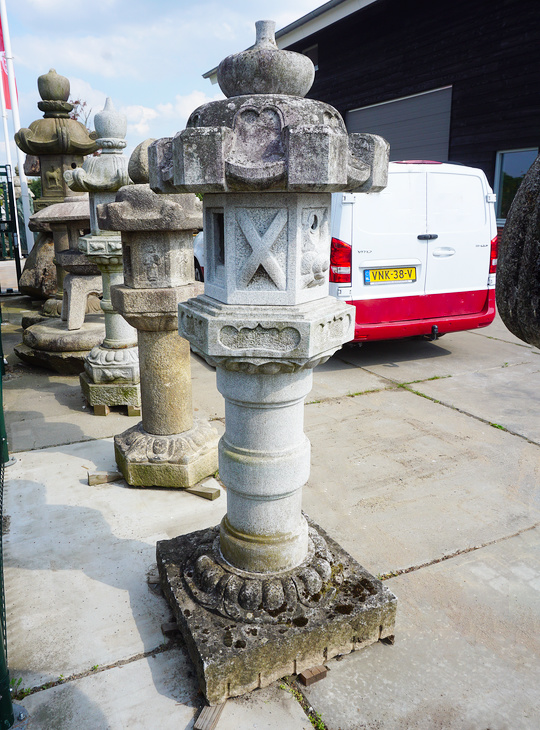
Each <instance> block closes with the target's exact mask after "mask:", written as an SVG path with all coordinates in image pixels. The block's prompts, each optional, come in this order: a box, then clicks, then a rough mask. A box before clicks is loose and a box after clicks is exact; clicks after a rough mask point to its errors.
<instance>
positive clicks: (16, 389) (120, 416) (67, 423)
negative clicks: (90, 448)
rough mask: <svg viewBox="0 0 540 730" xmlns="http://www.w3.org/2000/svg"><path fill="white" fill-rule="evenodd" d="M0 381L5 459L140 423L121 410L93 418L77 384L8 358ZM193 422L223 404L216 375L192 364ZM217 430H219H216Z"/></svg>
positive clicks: (69, 377)
mask: <svg viewBox="0 0 540 730" xmlns="http://www.w3.org/2000/svg"><path fill="white" fill-rule="evenodd" d="M8 362H9V365H8V368H7V373H6V375H5V376H4V379H3V394H4V411H5V420H6V428H7V434H8V442H9V448H10V453H14V452H19V451H29V450H31V449H42V448H47V447H49V446H58V445H61V444H66V443H76V442H79V441H88V440H91V439H98V438H107V437H110V436H114V435H116V434H119V433H122V432H123V431H125V430H126V429H128V428H131V426H134V425H135V424H136V423H138V422H139V421H140V420H141V419H140V417H132V416H128V415H127V411H126V409H125V408H122V407H118V408H112V409H111V412H110V414H109V415H108V416H105V417H103V416H96V415H94V413H93V410H92V409H91V408H89V406H88V405H87V404H86V401H85V399H84V397H83V394H82V391H81V387H80V384H79V378H78V376H75V375H56V374H53V373H50V372H48V371H46V370H42V369H37V368H32V367H30V366H28V365H26V364H24V363H21V362H20V361H19V360H18V358H17V357H16V356H15V355H10V356H9V357H8ZM193 406H194V408H193V410H194V414H195V416H201V417H204V418H216V417H220V414H221V417H222V416H223V415H224V406H223V398H222V397H221V395H220V394H219V393H218V392H217V390H216V388H215V372H213V371H212V372H210V373H207V372H206V371H205V370H204V368H203V367H202V366H199V363H196V366H195V368H194V377H193ZM216 427H217V428H218V430H219V429H220V428H221V429H222V426H221V424H217V426H216Z"/></svg>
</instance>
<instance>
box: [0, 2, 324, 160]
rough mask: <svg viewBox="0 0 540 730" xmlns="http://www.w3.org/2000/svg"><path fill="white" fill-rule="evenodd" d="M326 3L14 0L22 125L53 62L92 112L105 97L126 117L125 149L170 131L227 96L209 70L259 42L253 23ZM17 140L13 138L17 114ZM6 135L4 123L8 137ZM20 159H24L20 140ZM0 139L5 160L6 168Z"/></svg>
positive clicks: (12, 28) (32, 115) (35, 113)
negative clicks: (209, 76) (202, 107)
mask: <svg viewBox="0 0 540 730" xmlns="http://www.w3.org/2000/svg"><path fill="white" fill-rule="evenodd" d="M322 4H323V0H271V2H268V1H267V0H221V2H220V1H219V0H216V1H212V0H176V1H175V0H154V1H152V0H150V1H148V0H147V2H142V0H7V2H6V5H7V14H8V23H9V32H10V37H11V48H12V53H13V64H14V70H15V77H16V80H17V88H18V93H19V113H20V118H21V126H22V127H28V126H29V125H30V123H31V122H33V121H34V120H35V119H38V118H40V117H41V116H42V112H40V111H39V109H38V108H37V102H38V101H39V100H40V97H39V94H38V91H37V78H38V76H40V75H41V74H44V73H47V71H48V70H49V69H50V68H54V69H55V70H56V71H57V73H59V74H61V75H63V76H67V78H68V79H69V80H70V82H71V97H72V98H74V99H76V98H79V99H82V100H84V101H86V102H87V105H88V107H87V108H90V109H91V110H92V114H91V116H90V119H89V122H88V126H89V127H90V128H91V129H93V114H94V113H95V112H98V111H100V110H101V109H102V108H103V106H104V103H105V99H106V97H107V96H110V97H111V99H112V102H113V104H114V106H115V107H116V109H118V110H121V111H122V112H123V113H125V114H126V116H127V120H128V132H127V137H126V139H127V143H128V144H127V147H126V153H127V154H130V153H131V151H132V150H133V149H134V148H135V147H136V146H137V145H138V144H139V142H142V141H143V140H145V139H147V138H149V137H154V138H159V137H169V136H172V135H174V134H176V132H178V131H180V130H182V129H183V128H184V127H185V124H186V121H187V118H188V117H189V115H190V114H191V112H192V111H193V110H194V109H196V107H198V106H200V105H201V104H204V103H206V102H208V101H211V100H213V99H220V98H223V95H222V94H221V92H220V90H219V87H218V86H217V85H212V84H211V82H210V81H209V80H208V79H203V78H202V74H203V73H205V72H206V71H209V70H210V69H212V68H214V67H215V66H217V65H218V63H219V62H220V61H221V60H222V59H223V58H225V56H228V55H229V54H231V53H236V52H238V51H241V50H243V49H244V48H247V47H249V46H250V45H252V44H253V43H254V41H255V21H256V20H266V19H269V20H275V21H276V30H279V29H280V28H283V27H284V26H286V25H288V24H289V23H291V22H293V21H294V20H297V19H298V18H300V17H302V16H303V15H305V14H306V13H309V12H311V11H312V10H314V9H315V8H317V7H319V6H320V5H322ZM9 116H10V119H9V130H10V136H11V137H12V135H13V128H12V121H11V115H9ZM1 138H2V131H1V128H0V139H1ZM12 158H13V164H15V162H16V154H15V145H14V143H12ZM5 162H6V153H5V147H4V145H2V144H0V164H5Z"/></svg>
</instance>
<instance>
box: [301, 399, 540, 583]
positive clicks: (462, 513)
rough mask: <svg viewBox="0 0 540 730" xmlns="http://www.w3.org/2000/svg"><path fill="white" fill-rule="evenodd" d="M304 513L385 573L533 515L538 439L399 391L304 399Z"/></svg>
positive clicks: (538, 511) (536, 515) (538, 506)
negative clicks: (308, 460)
mask: <svg viewBox="0 0 540 730" xmlns="http://www.w3.org/2000/svg"><path fill="white" fill-rule="evenodd" d="M306 433H307V435H308V437H309V439H310V441H311V444H312V468H311V476H310V479H309V482H308V485H307V486H306V487H305V489H304V498H303V505H304V509H305V511H306V512H307V513H308V514H309V515H310V517H312V518H313V519H314V520H315V521H317V522H318V523H319V524H320V525H321V526H322V527H323V528H324V529H325V530H327V531H328V533H329V534H330V535H331V536H332V537H333V538H335V539H337V540H338V542H340V544H341V545H342V546H343V547H344V548H345V549H346V550H348V551H349V552H350V553H351V554H352V555H353V557H354V558H356V559H357V560H358V561H359V562H360V563H361V564H362V565H364V567H366V568H367V569H368V570H369V571H370V572H372V573H374V574H377V573H381V574H382V573H387V572H389V571H393V570H396V569H401V568H406V567H409V566H414V565H420V564H422V563H424V562H430V561H432V560H434V559H438V558H441V557H443V556H444V555H448V554H451V553H453V552H454V551H456V550H463V549H466V548H469V547H472V546H478V545H482V544H484V543H486V542H488V541H490V540H493V539H499V538H501V537H504V536H507V535H511V534H513V533H515V532H517V531H518V530H520V529H523V528H524V527H528V526H530V525H531V524H533V523H535V522H537V521H539V520H540V499H539V494H538V484H539V483H540V452H539V449H538V446H536V445H533V444H530V443H528V442H527V441H525V440H524V439H522V438H520V437H518V436H513V435H511V434H509V433H506V432H504V431H501V430H500V429H496V428H493V427H491V426H489V425H487V424H485V423H482V422H480V421H478V420H475V419H473V418H471V417H469V416H467V415H465V414H462V413H459V412H458V411H454V410H452V409H449V408H446V407H444V406H442V405H439V404H437V403H434V402H433V401H430V400H428V399H426V398H422V397H420V396H417V395H415V394H414V393H411V392H408V391H406V390H404V389H396V390H393V391H381V392H378V393H368V394H366V395H362V396H357V397H356V398H344V399H341V400H336V401H329V402H327V403H319V404H314V405H309V406H307V407H306Z"/></svg>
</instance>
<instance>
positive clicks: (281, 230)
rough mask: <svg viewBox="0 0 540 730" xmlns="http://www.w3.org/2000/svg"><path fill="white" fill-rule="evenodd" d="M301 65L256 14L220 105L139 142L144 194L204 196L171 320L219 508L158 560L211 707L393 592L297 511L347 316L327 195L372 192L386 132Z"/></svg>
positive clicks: (370, 621) (306, 653)
mask: <svg viewBox="0 0 540 730" xmlns="http://www.w3.org/2000/svg"><path fill="white" fill-rule="evenodd" d="M313 75H314V69H313V64H312V63H311V61H310V60H309V59H308V58H307V57H306V56H303V55H300V54H296V53H290V52H286V51H279V50H278V49H277V46H276V44H275V40H274V35H273V23H270V22H268V21H260V22H259V23H257V43H256V44H255V46H253V47H252V48H250V49H248V50H247V51H244V52H243V53H239V54H236V55H234V56H230V57H228V58H226V59H225V60H224V61H223V62H222V63H221V64H220V66H219V70H218V80H219V83H220V86H221V89H222V91H223V92H224V93H225V95H226V96H227V97H228V98H226V99H225V100H223V101H216V102H210V103H209V104H205V105H204V106H202V107H199V108H198V109H196V110H195V111H194V112H193V113H192V115H191V117H190V118H189V120H188V127H187V129H185V130H184V131H183V132H181V133H179V134H177V135H176V136H175V137H174V139H173V140H172V141H171V140H166V139H164V140H158V141H157V142H155V143H154V144H153V145H152V146H151V147H150V151H149V159H150V185H151V187H152V188H153V189H154V190H156V191H160V192H164V193H165V192H170V191H172V190H176V191H178V192H187V191H192V192H202V193H204V230H205V244H206V258H207V261H206V267H205V294H204V295H203V296H199V297H196V298H195V299H190V300H188V301H187V302H183V303H181V304H180V305H179V320H178V327H179V332H180V334H181V335H182V336H183V337H185V338H186V339H188V340H189V341H190V343H191V345H192V347H193V348H194V349H195V350H196V351H197V352H199V353H200V354H201V355H202V356H203V357H204V358H205V359H206V360H207V362H209V363H211V364H213V365H215V366H216V369H217V386H218V389H219V391H220V392H221V393H222V395H223V396H224V398H225V434H224V435H223V436H222V438H221V440H220V444H219V471H220V477H221V479H222V481H223V483H224V484H225V486H226V488H227V514H226V516H225V517H224V518H223V520H222V522H221V525H220V526H219V527H215V528H213V529H209V530H202V531H199V532H195V533H192V534H190V535H184V536H181V537H178V538H176V539H173V540H167V541H162V542H159V543H158V546H157V558H158V566H159V571H160V575H161V582H162V587H163V590H164V592H165V594H166V596H167V598H168V599H169V601H170V603H171V605H172V607H173V610H174V612H175V615H176V618H177V621H178V624H179V626H180V629H181V631H182V634H183V636H184V639H185V641H186V645H187V647H188V650H189V652H190V655H191V658H192V660H193V662H194V664H195V667H196V669H197V672H198V675H199V681H200V685H201V689H202V690H203V692H204V693H205V695H206V698H207V700H208V702H209V703H210V704H216V703H220V702H223V701H224V700H225V699H226V698H227V697H231V696H235V695H239V694H243V693H245V692H248V691H250V690H252V689H255V688H257V687H262V686H264V685H267V684H269V683H270V682H272V681H274V680H275V679H277V678H279V677H281V676H283V675H285V674H289V673H297V672H300V671H302V670H303V669H305V668H308V667H310V666H313V665H315V664H321V663H322V662H324V661H325V660H327V659H329V658H331V657H333V656H335V655H336V654H346V653H348V652H350V651H353V650H356V649H359V648H361V647H363V646H366V645H367V644H370V643H373V642H375V641H378V640H379V639H384V638H390V637H392V636H393V633H394V622H395V613H396V598H395V596H394V595H393V594H392V593H390V591H389V590H388V589H387V588H386V587H385V586H384V585H383V584H382V583H381V582H380V581H379V580H377V578H375V577H374V576H372V575H370V574H369V573H368V572H367V571H366V570H365V569H364V568H362V566H361V565H359V564H358V563H357V562H356V561H355V560H354V559H353V558H352V557H351V556H350V555H348V554H347V553H346V552H345V551H344V550H343V548H341V547H340V546H339V545H338V544H337V543H336V542H334V540H332V539H331V538H330V537H329V536H328V535H327V534H326V533H325V532H324V530H323V529H322V528H321V527H319V526H317V525H316V524H314V523H313V522H312V521H311V520H310V519H309V518H308V517H307V516H306V515H304V514H303V513H302V510H301V492H302V486H303V485H304V484H305V483H306V481H307V479H308V476H309V455H310V445H309V441H308V439H307V437H306V435H305V434H304V429H303V412H304V408H303V406H304V399H305V396H306V395H307V393H308V392H309V390H310V389H311V381H312V375H311V372H312V369H313V368H314V367H315V366H316V365H318V364H319V363H322V362H325V361H326V360H327V359H328V358H329V357H330V356H331V355H332V354H333V353H334V352H335V351H336V350H337V349H339V347H341V345H342V344H343V343H344V342H347V341H348V340H350V339H352V337H353V332H354V309H352V308H351V307H350V306H349V305H347V304H345V303H343V302H340V301H338V300H336V299H334V298H332V297H329V296H328V286H327V284H328V270H329V257H330V230H329V221H330V205H331V195H330V193H332V192H335V191H340V190H343V191H345V190H353V191H359V192H367V191H370V190H380V189H382V188H384V186H385V185H386V180H387V168H388V145H387V143H386V142H385V141H384V140H383V139H381V138H380V137H376V136H373V135H350V136H349V135H348V134H347V132H346V129H345V125H344V123H343V120H342V118H341V117H340V115H339V113H338V112H337V111H336V110H335V109H333V108H332V107H330V106H328V105H327V104H323V103H321V102H317V101H314V100H311V99H304V98H303V97H304V95H305V94H306V93H307V91H308V90H309V88H310V86H311V83H312V81H313ZM339 488H340V489H343V488H346V486H343V485H339Z"/></svg>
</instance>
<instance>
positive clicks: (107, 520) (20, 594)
mask: <svg viewBox="0 0 540 730" xmlns="http://www.w3.org/2000/svg"><path fill="white" fill-rule="evenodd" d="M18 459H19V460H18V462H17V463H16V464H15V465H14V466H12V467H9V470H8V471H7V472H6V488H5V496H4V514H5V515H6V517H7V520H8V523H9V524H10V529H9V531H8V533H7V535H6V536H5V545H4V560H5V570H6V605H7V613H8V635H9V642H10V651H9V655H10V669H11V671H12V673H13V674H17V675H18V676H22V677H23V685H24V686H35V685H40V684H42V683H44V682H47V681H51V680H52V679H56V678H57V677H58V676H59V675H60V674H63V675H64V676H69V675H71V674H75V673H79V672H83V671H87V670H88V669H90V668H91V667H92V666H94V665H95V664H99V665H107V664H110V663H114V662H117V661H119V660H123V659H127V658H130V657H133V656H135V655H137V654H139V653H140V652H148V651H151V650H153V649H155V648H156V647H158V646H160V645H161V644H162V642H163V640H164V639H163V635H162V633H161V624H162V623H163V622H164V621H169V620H170V616H171V613H170V610H169V607H168V605H167V603H166V601H165V599H164V598H163V597H162V596H161V595H157V594H156V592H155V591H154V590H152V589H151V588H149V587H148V585H147V583H146V576H147V573H148V572H149V570H150V569H151V567H152V566H153V565H154V564H155V561H156V558H155V546H156V542H157V541H158V540H162V539H167V538H171V537H173V536H176V535H179V534H183V533H185V532H190V531H192V530H196V529H201V528H203V527H207V526H212V525H215V524H217V523H218V522H219V521H220V520H221V518H222V516H223V514H224V513H225V510H226V500H225V498H224V497H221V498H220V499H216V500H214V501H209V500H205V499H201V498H200V497H196V496H194V495H190V494H187V493H185V492H182V491H171V490H165V489H134V488H132V487H127V485H126V484H125V482H117V483H107V484H100V485H96V486H93V487H90V486H88V484H87V474H88V471H108V470H113V469H114V468H115V464H114V452H113V446H112V440H110V439H109V440H100V441H92V442H86V443H79V444H74V445H68V446H62V447H57V448H51V449H45V450H38V451H32V452H26V453H23V454H20V455H19V456H18Z"/></svg>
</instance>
